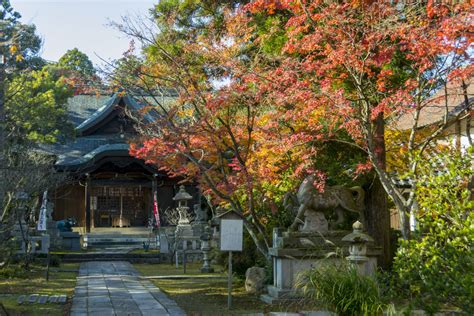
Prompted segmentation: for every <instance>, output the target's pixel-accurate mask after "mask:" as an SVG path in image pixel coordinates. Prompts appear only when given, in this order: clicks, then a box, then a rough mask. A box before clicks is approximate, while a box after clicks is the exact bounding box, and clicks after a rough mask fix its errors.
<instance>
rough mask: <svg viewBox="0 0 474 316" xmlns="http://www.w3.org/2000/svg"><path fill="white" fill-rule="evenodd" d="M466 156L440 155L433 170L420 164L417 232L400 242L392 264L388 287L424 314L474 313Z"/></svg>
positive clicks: (473, 217) (473, 220) (473, 232)
mask: <svg viewBox="0 0 474 316" xmlns="http://www.w3.org/2000/svg"><path fill="white" fill-rule="evenodd" d="M469 158H470V157H459V156H458V157H456V155H442V156H440V157H439V162H440V163H438V166H437V167H436V169H437V170H433V167H432V166H431V165H429V164H428V163H425V164H422V165H421V167H420V172H421V174H422V175H424V177H423V185H420V186H419V187H418V188H417V201H418V205H419V210H418V219H419V227H418V231H417V232H416V233H415V234H414V235H413V236H412V239H411V240H404V241H401V244H400V248H399V250H398V252H397V256H396V258H395V261H394V273H395V280H394V282H393V284H394V285H396V286H397V287H398V289H399V292H400V294H401V295H403V296H404V297H405V298H409V299H410V300H411V302H412V303H414V304H415V305H417V306H419V307H422V308H423V309H425V310H426V311H427V312H429V313H434V312H436V311H438V310H439V309H440V308H441V307H442V306H443V305H444V304H447V305H449V306H455V307H458V308H460V309H462V310H464V311H466V312H468V313H470V312H472V311H474V300H473V297H474V245H473V240H474V214H473V212H472V210H473V207H474V203H473V200H472V197H471V194H472V193H471V192H470V190H469V188H468V185H467V184H468V182H469V181H472V179H473V178H472V177H473V176H474V172H473V170H472V166H471V163H472V162H471V160H470V159H469ZM440 166H441V167H440ZM439 169H442V171H441V172H440V170H439Z"/></svg>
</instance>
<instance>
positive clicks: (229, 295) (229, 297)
mask: <svg viewBox="0 0 474 316" xmlns="http://www.w3.org/2000/svg"><path fill="white" fill-rule="evenodd" d="M227 273H228V275H227V287H228V292H227V308H228V309H230V308H231V306H232V251H229V271H228V272H227Z"/></svg>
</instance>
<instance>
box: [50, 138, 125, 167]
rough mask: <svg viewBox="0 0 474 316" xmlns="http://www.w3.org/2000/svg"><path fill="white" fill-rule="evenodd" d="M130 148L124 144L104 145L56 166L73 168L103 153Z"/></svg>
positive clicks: (59, 162)
mask: <svg viewBox="0 0 474 316" xmlns="http://www.w3.org/2000/svg"><path fill="white" fill-rule="evenodd" d="M129 148H130V146H129V145H128V144H125V143H115V144H106V145H101V146H99V147H97V148H96V149H94V150H92V151H90V152H88V153H87V154H85V155H84V156H82V157H79V158H77V159H74V160H73V161H69V162H61V161H58V162H57V164H58V165H61V166H75V165H82V164H84V163H86V162H88V161H90V160H92V159H94V158H95V157H97V156H98V155H99V154H102V153H104V152H108V151H127V153H128V150H129Z"/></svg>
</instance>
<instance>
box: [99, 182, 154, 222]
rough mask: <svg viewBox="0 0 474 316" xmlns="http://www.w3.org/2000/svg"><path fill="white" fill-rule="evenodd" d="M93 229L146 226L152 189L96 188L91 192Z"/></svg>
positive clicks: (140, 187)
mask: <svg viewBox="0 0 474 316" xmlns="http://www.w3.org/2000/svg"><path fill="white" fill-rule="evenodd" d="M91 191H92V192H91V213H92V214H93V215H92V217H93V227H119V228H121V227H137V226H141V227H143V226H146V225H147V221H148V217H149V214H148V213H149V210H150V201H151V188H149V187H142V186H139V185H137V186H130V185H128V186H96V187H93V188H92V190H91Z"/></svg>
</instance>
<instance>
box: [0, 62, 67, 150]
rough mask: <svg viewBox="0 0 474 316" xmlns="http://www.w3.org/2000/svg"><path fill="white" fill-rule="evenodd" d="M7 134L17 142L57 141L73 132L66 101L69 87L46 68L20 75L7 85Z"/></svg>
mask: <svg viewBox="0 0 474 316" xmlns="http://www.w3.org/2000/svg"><path fill="white" fill-rule="evenodd" d="M7 96H8V97H7V101H6V103H5V112H6V118H7V126H6V131H7V135H8V138H9V139H10V140H12V141H15V142H20V143H21V142H24V141H25V140H28V141H31V142H35V143H54V142H57V141H59V140H61V137H65V136H67V135H71V133H72V131H73V130H72V125H71V124H69V123H68V118H67V109H66V102H67V99H68V98H69V97H70V96H72V92H71V89H70V87H69V86H68V85H67V84H66V83H65V82H64V81H63V80H62V79H61V78H57V77H55V76H53V75H52V74H51V73H50V72H49V71H47V70H40V71H32V72H29V73H25V74H22V75H19V76H17V77H16V78H14V79H13V80H12V82H11V83H10V84H9V85H8V87H7Z"/></svg>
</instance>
